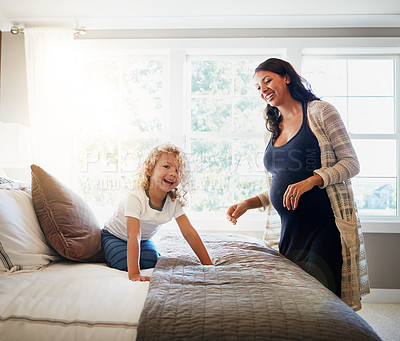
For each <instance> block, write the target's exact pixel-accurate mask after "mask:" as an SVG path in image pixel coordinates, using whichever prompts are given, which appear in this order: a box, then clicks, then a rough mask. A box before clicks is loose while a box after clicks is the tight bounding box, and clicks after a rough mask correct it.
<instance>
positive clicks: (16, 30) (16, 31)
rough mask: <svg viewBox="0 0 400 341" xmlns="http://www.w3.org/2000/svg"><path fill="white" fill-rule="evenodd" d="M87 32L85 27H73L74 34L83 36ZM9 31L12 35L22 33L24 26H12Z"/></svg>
mask: <svg viewBox="0 0 400 341" xmlns="http://www.w3.org/2000/svg"><path fill="white" fill-rule="evenodd" d="M86 32H87V30H86V27H79V28H75V29H74V35H75V36H83V35H85V34H86ZM10 33H11V34H13V35H17V34H19V33H21V34H24V28H23V27H18V26H12V27H11V29H10Z"/></svg>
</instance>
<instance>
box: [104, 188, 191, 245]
mask: <svg viewBox="0 0 400 341" xmlns="http://www.w3.org/2000/svg"><path fill="white" fill-rule="evenodd" d="M182 214H185V212H184V211H183V207H182V205H181V204H180V203H179V202H178V200H175V201H173V202H172V201H171V198H170V196H169V195H167V196H166V198H165V202H164V206H163V207H162V208H160V207H156V206H154V205H153V204H152V203H151V201H150V198H149V197H148V196H147V194H146V192H145V191H144V190H143V189H141V188H136V189H133V190H132V191H130V192H129V193H128V195H127V196H126V197H125V198H124V199H123V200H121V202H120V203H119V206H118V208H117V210H116V211H115V212H114V215H113V216H112V217H111V218H110V219H109V220H108V221H107V222H106V223H105V225H104V228H105V229H106V230H107V231H109V232H110V233H112V234H113V235H114V236H116V237H118V238H120V239H122V240H125V241H128V236H127V230H126V217H133V218H137V219H139V221H140V233H141V240H148V239H150V238H151V237H153V236H154V235H155V234H156V232H157V231H158V229H159V228H160V227H161V225H162V224H165V223H167V222H169V221H170V220H171V219H172V218H175V219H176V218H178V217H179V216H181V215H182Z"/></svg>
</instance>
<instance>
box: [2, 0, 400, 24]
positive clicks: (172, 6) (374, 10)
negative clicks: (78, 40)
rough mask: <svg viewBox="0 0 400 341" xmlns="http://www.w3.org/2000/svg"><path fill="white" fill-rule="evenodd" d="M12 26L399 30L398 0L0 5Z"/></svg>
mask: <svg viewBox="0 0 400 341" xmlns="http://www.w3.org/2000/svg"><path fill="white" fill-rule="evenodd" d="M12 25H18V26H20V27H32V26H71V27H74V28H77V27H80V26H85V27H86V28H88V29H92V30H111V29H119V30H121V29H163V28H168V29H185V28H268V27H270V28H271V27H274V28H283V27H285V28H293V27H303V28H306V27H400V0H335V1H333V0H280V1H271V0H201V1H194V0H152V1H144V0H140V1H139V0H113V1H110V0H68V1H66V0H12V1H11V0H0V29H1V30H2V31H9V29H10V27H11V26H12Z"/></svg>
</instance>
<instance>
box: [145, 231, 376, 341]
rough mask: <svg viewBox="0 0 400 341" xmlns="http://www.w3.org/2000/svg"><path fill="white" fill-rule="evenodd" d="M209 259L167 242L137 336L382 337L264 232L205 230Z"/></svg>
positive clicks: (175, 239) (182, 244)
mask: <svg viewBox="0 0 400 341" xmlns="http://www.w3.org/2000/svg"><path fill="white" fill-rule="evenodd" d="M202 239H203V241H204V242H205V244H206V247H207V249H208V251H209V253H210V256H211V258H212V259H213V262H214V264H215V266H202V265H201V264H200V263H199V262H198V260H197V259H196V257H195V255H194V254H193V252H192V251H191V250H190V248H189V247H188V246H187V243H186V242H185V241H184V240H183V239H181V237H178V236H176V235H174V236H167V237H166V238H164V239H163V240H162V241H161V243H160V244H159V245H160V249H161V251H162V254H163V257H161V258H160V260H159V261H158V263H157V266H156V268H155V270H154V273H153V275H152V277H151V282H150V288H149V293H148V296H147V299H146V302H145V306H144V309H143V311H142V315H141V317H140V321H139V326H138V336H137V340H146V341H149V340H168V341H172V340H238V341H239V340H240V341H244V340H335V341H336V340H379V337H378V336H377V335H376V333H375V332H374V331H373V330H372V328H371V327H370V326H369V325H368V324H367V323H366V322H365V321H364V320H363V319H362V318H361V317H360V316H359V315H358V314H357V313H355V312H354V311H353V310H352V309H350V308H349V307H348V306H347V305H346V304H345V303H343V302H342V301H341V300H340V299H339V298H338V297H336V296H335V295H334V294H333V293H331V292H330V291H329V290H328V289H326V288H325V287H324V286H323V285H321V284H320V283H319V282H318V281H317V280H315V279H314V278H313V277H311V276H309V275H308V274H307V273H305V272H304V271H303V270H301V269H300V268H299V267H298V266H297V265H295V264H294V263H292V262H290V261H289V260H287V259H286V258H284V257H283V256H281V255H280V254H279V253H278V252H276V251H274V250H272V249H270V248H267V247H265V246H263V245H262V244H261V243H260V241H259V240H258V239H252V238H248V237H244V236H239V235H237V236H232V235H221V234H217V235H212V234H209V235H205V236H202Z"/></svg>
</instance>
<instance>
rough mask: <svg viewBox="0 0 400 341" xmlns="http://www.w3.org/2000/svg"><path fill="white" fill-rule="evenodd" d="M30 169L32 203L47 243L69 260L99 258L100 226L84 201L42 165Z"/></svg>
mask: <svg viewBox="0 0 400 341" xmlns="http://www.w3.org/2000/svg"><path fill="white" fill-rule="evenodd" d="M31 170H32V201H33V206H34V208H35V211H36V215H37V217H38V220H39V223H40V227H41V228H42V230H43V232H44V235H45V236H46V238H47V240H48V241H49V243H50V245H51V246H52V247H53V248H54V249H55V250H56V251H57V252H58V253H59V254H60V255H61V256H63V257H65V258H68V259H71V260H75V261H80V262H103V261H104V257H103V252H102V249H101V229H100V226H99V224H98V222H97V219H96V217H95V216H94V214H93V212H92V210H91V209H90V207H89V206H88V205H87V203H85V202H84V201H83V199H82V198H81V197H80V196H79V195H78V194H77V193H75V192H74V191H72V190H71V189H69V188H68V187H66V186H65V185H63V184H62V183H61V182H60V181H58V180H57V179H56V178H55V177H53V176H52V175H50V174H49V173H47V172H46V171H44V170H43V169H42V168H40V167H38V166H36V165H32V166H31Z"/></svg>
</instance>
